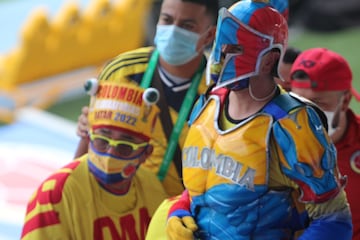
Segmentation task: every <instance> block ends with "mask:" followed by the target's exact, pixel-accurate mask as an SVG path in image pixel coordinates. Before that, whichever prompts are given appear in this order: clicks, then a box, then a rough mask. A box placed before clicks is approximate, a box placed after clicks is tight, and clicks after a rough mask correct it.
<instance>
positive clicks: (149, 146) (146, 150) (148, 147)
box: [141, 144, 154, 163]
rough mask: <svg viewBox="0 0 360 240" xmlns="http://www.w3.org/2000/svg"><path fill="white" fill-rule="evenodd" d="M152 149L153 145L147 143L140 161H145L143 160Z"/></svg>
mask: <svg viewBox="0 0 360 240" xmlns="http://www.w3.org/2000/svg"><path fill="white" fill-rule="evenodd" d="M153 151H154V146H153V145H151V144H149V145H148V146H147V147H146V148H145V152H144V155H143V157H142V158H141V163H143V162H145V160H146V159H147V158H148V157H149V156H150V155H151V154H152V152H153Z"/></svg>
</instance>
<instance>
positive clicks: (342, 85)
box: [290, 48, 360, 101]
mask: <svg viewBox="0 0 360 240" xmlns="http://www.w3.org/2000/svg"><path fill="white" fill-rule="evenodd" d="M299 70H302V71H304V72H305V73H306V74H307V75H308V76H309V78H310V81H303V80H302V81H296V80H294V79H293V78H292V76H293V74H294V73H295V72H296V71H299ZM290 76H291V78H292V81H291V86H292V87H297V88H312V89H313V90H314V91H342V90H351V92H352V94H353V95H354V97H355V98H356V99H357V100H358V101H360V94H359V93H357V92H356V91H355V89H353V88H352V86H351V82H352V72H351V69H350V66H349V64H348V62H347V61H346V60H345V59H344V58H343V57H342V56H341V55H339V54H338V53H336V52H333V51H331V50H328V49H326V48H311V49H308V50H305V51H303V52H302V53H301V54H300V55H299V56H298V57H297V58H296V60H295V62H294V64H293V66H292V68H291V72H290Z"/></svg>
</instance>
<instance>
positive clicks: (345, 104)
mask: <svg viewBox="0 0 360 240" xmlns="http://www.w3.org/2000/svg"><path fill="white" fill-rule="evenodd" d="M351 98H352V95H351V92H350V91H346V92H345V93H344V95H343V102H342V105H341V111H346V110H347V109H348V108H349V105H350V102H351Z"/></svg>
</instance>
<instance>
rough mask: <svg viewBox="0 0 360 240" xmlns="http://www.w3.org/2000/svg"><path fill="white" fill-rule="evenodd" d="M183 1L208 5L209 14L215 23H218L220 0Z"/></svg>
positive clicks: (184, 0)
mask: <svg viewBox="0 0 360 240" xmlns="http://www.w3.org/2000/svg"><path fill="white" fill-rule="evenodd" d="M182 1H183V2H191V3H196V4H199V5H203V6H205V7H206V12H207V14H208V15H209V16H210V17H211V18H212V20H213V24H214V25H216V21H217V18H218V12H219V1H218V0H182Z"/></svg>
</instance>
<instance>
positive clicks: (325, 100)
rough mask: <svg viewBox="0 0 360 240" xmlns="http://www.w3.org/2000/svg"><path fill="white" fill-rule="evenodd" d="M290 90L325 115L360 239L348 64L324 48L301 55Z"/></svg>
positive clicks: (357, 155)
mask: <svg viewBox="0 0 360 240" xmlns="http://www.w3.org/2000/svg"><path fill="white" fill-rule="evenodd" d="M290 74H291V78H292V80H291V90H292V92H294V93H296V94H298V95H300V96H302V97H305V98H307V99H309V100H311V101H313V102H314V103H315V104H317V105H318V106H319V107H320V108H321V109H322V110H323V111H324V113H325V115H326V116H327V121H328V132H329V135H330V137H331V139H332V141H333V142H334V143H335V146H336V149H337V157H338V166H339V169H340V171H341V174H343V175H347V176H348V183H347V185H346V188H345V190H346V193H347V198H348V201H349V204H350V208H351V213H352V221H353V239H359V238H360V205H359V204H358V203H359V201H360V188H359V184H360V137H359V136H360V116H357V115H356V114H355V113H354V111H353V110H351V108H350V107H349V104H350V100H351V99H352V97H353V96H354V98H355V99H356V100H357V101H360V95H359V94H358V93H357V92H356V91H355V89H354V88H353V87H352V85H351V82H352V72H351V69H350V66H349V64H348V62H347V61H346V60H345V59H344V58H343V57H342V56H341V55H339V54H338V53H336V52H333V51H331V50H329V49H326V48H312V49H308V50H306V51H304V52H302V53H301V54H300V55H299V56H298V57H297V59H296V60H295V62H294V65H293V66H292V68H291V73H290Z"/></svg>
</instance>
